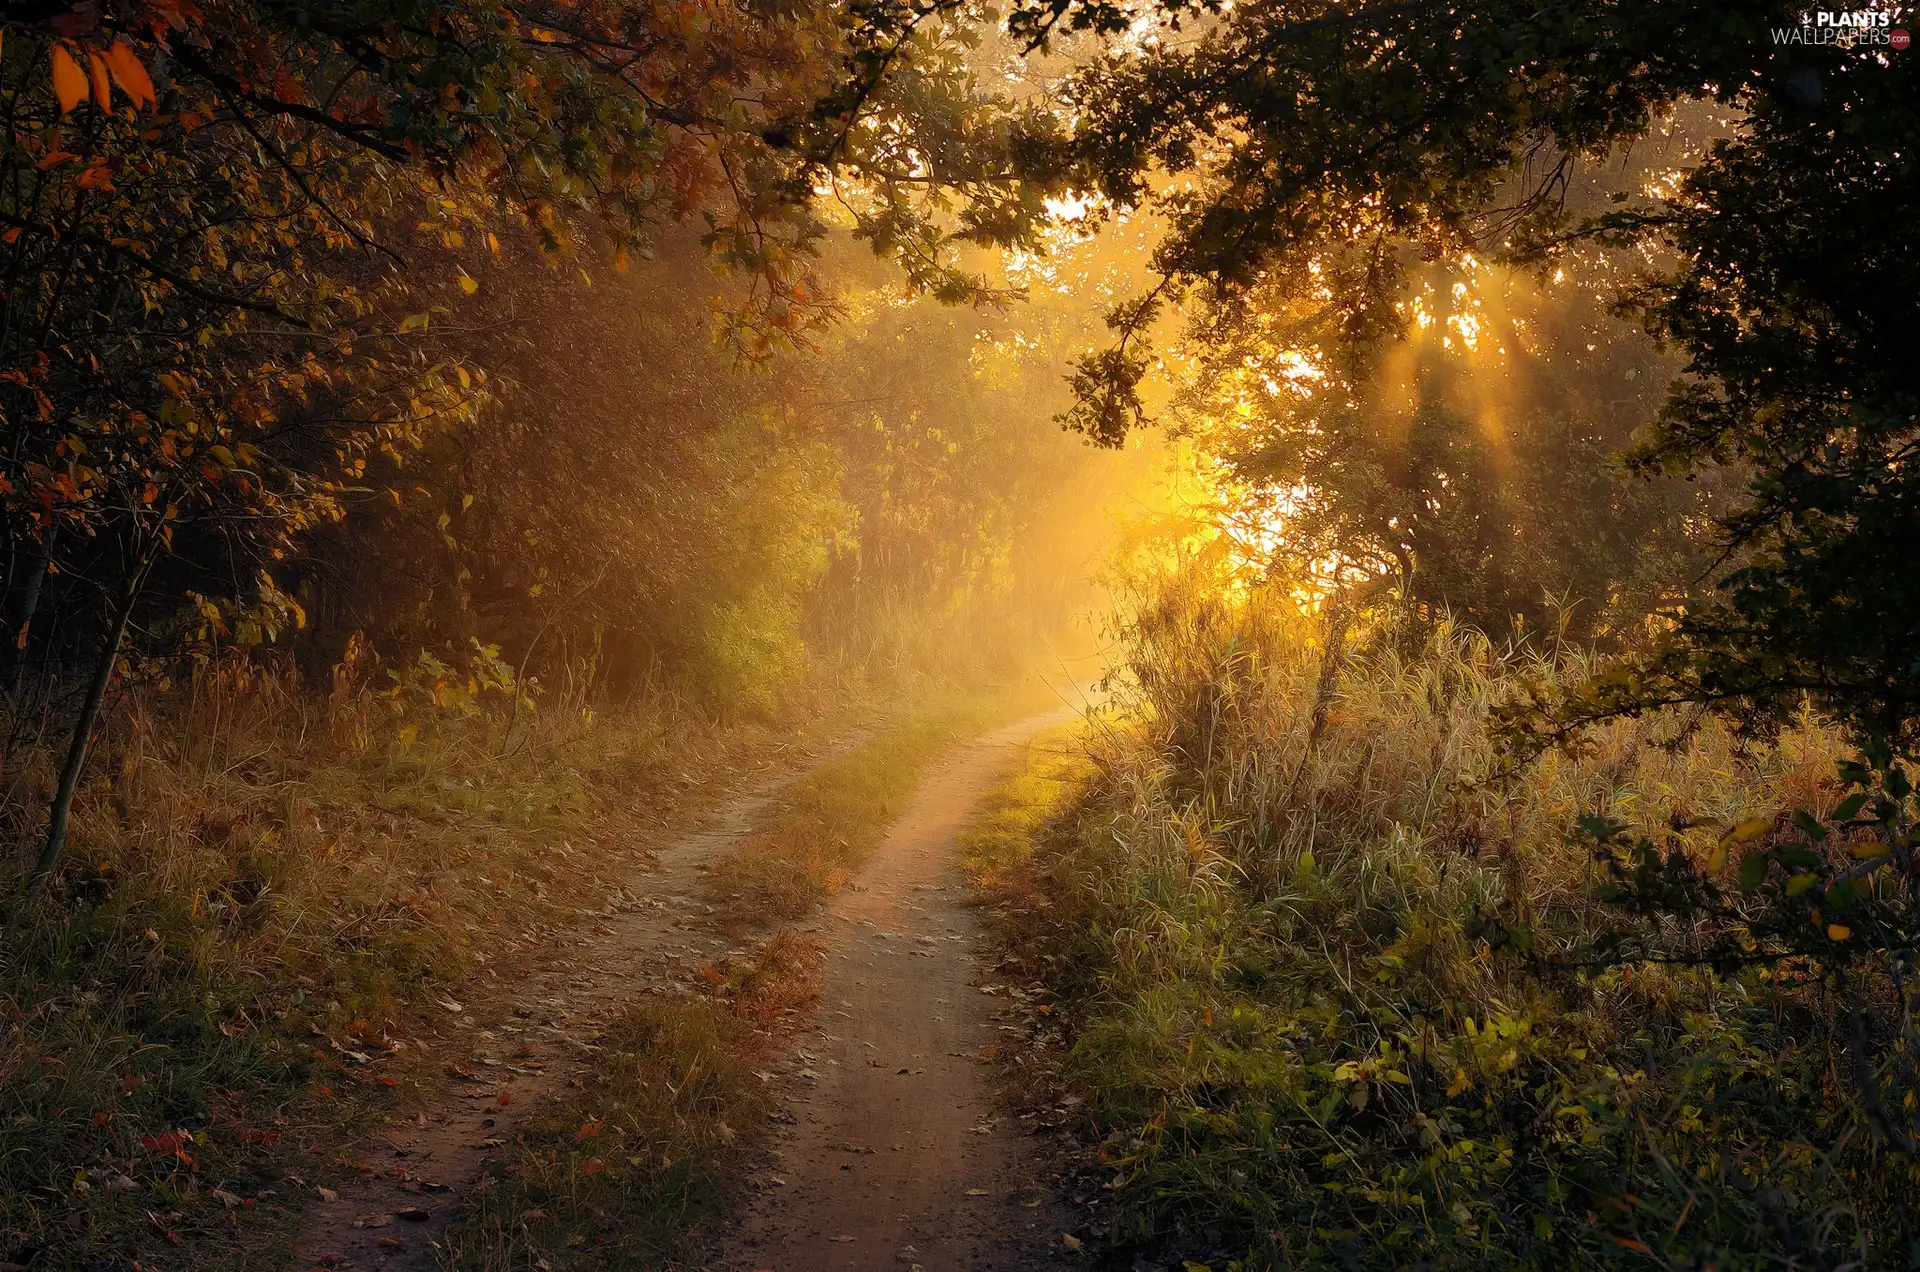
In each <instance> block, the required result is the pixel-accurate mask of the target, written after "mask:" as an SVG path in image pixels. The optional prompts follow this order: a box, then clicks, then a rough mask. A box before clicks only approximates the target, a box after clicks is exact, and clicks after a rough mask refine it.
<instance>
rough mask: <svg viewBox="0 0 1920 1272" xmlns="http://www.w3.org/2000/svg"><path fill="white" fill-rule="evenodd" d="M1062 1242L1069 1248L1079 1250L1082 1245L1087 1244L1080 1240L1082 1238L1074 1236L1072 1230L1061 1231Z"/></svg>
mask: <svg viewBox="0 0 1920 1272" xmlns="http://www.w3.org/2000/svg"><path fill="white" fill-rule="evenodd" d="M1060 1243H1061V1244H1062V1245H1064V1246H1066V1247H1067V1249H1069V1250H1078V1249H1079V1248H1080V1247H1081V1246H1082V1245H1084V1244H1085V1243H1084V1242H1083V1241H1081V1240H1080V1238H1078V1237H1076V1236H1074V1235H1073V1234H1072V1233H1071V1232H1063V1233H1061V1234H1060Z"/></svg>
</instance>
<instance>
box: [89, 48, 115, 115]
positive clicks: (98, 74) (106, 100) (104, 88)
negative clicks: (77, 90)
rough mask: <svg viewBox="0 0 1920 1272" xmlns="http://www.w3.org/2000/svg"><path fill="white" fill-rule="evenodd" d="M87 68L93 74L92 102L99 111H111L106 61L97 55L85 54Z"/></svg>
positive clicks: (111, 100)
mask: <svg viewBox="0 0 1920 1272" xmlns="http://www.w3.org/2000/svg"><path fill="white" fill-rule="evenodd" d="M87 68H88V69H89V70H91V71H92V72H93V100H94V101H96V102H98V103H99V104H100V109H101V110H112V109H113V85H112V84H111V83H110V82H109V81H108V80H107V59H106V58H104V57H101V56H100V55H99V54H98V53H88V54H87Z"/></svg>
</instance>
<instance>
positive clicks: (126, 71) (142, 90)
mask: <svg viewBox="0 0 1920 1272" xmlns="http://www.w3.org/2000/svg"><path fill="white" fill-rule="evenodd" d="M106 60H107V69H108V70H109V71H111V72H113V82H114V83H116V84H118V85H119V86H120V91H121V92H123V93H125V94H126V95H127V96H128V97H130V98H132V99H133V104H134V105H135V106H158V105H159V104H160V97H159V94H157V93H155V92H154V91H153V80H152V79H151V78H150V77H149V76H148V75H147V68H146V66H145V65H144V64H142V63H141V61H140V55H139V54H137V53H135V52H134V51H133V46H132V45H130V44H128V43H127V42H126V41H125V40H116V41H115V42H114V45H113V47H112V48H110V49H108V50H107V59H106Z"/></svg>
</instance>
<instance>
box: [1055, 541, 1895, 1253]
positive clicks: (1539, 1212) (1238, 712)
mask: <svg viewBox="0 0 1920 1272" xmlns="http://www.w3.org/2000/svg"><path fill="white" fill-rule="evenodd" d="M1127 636H1128V648H1129V655H1130V661H1129V666H1128V671H1129V673H1130V674H1129V675H1128V676H1126V677H1125V682H1126V683H1124V684H1122V685H1121V686H1120V687H1119V690H1118V693H1119V697H1120V702H1121V707H1122V717H1123V719H1125V720H1126V721H1127V723H1126V725H1125V726H1124V727H1122V728H1120V729H1118V730H1116V731H1112V732H1110V733H1108V734H1106V735H1104V736H1103V737H1102V738H1101V739H1099V740H1098V741H1096V742H1095V743H1094V744H1093V746H1092V755H1091V758H1092V759H1093V761H1094V767H1093V769H1092V770H1091V772H1092V773H1093V774H1094V775H1093V776H1090V777H1088V778H1087V779H1086V780H1085V781H1084V782H1083V783H1082V785H1081V788H1080V792H1079V794H1078V796H1077V798H1075V799H1074V800H1073V801H1071V802H1070V803H1069V804H1068V805H1067V807H1066V810H1065V811H1064V812H1063V813H1062V815H1061V816H1060V817H1059V818H1058V819H1057V820H1056V822H1055V824H1054V825H1053V827H1052V828H1051V830H1049V831H1048V832H1047V833H1046V835H1045V836H1044V837H1043V848H1042V850H1041V852H1040V853H1039V855H1038V856H1037V857H1036V858H1035V859H1034V861H1033V862H1032V863H1031V865H1030V869H1031V871H1032V872H1033V873H1034V874H1035V876H1036V877H1037V879H1038V881H1039V883H1040V886H1042V887H1043V888H1044V889H1045V891H1046V894H1047V900H1048V901H1050V902H1051V904H1050V906H1049V907H1048V908H1047V910H1046V911H1044V913H1045V915H1046V920H1045V923H1044V925H1043V926H1042V927H1041V928H1039V929H1038V931H1037V933H1036V934H1035V937H1034V939H1035V941H1036V943H1037V948H1036V949H1034V950H1033V951H1031V954H1032V956H1033V957H1034V958H1035V959H1036V961H1037V963H1038V964H1039V965H1041V966H1044V967H1046V968H1050V969H1052V971H1051V973H1050V974H1051V977H1052V980H1053V986H1052V987H1053V989H1054V990H1055V991H1056V992H1057V993H1058V994H1060V996H1061V1006H1060V1014H1061V1015H1062V1016H1063V1017H1064V1018H1065V1020H1066V1021H1067V1022H1068V1024H1069V1025H1070V1027H1071V1030H1072V1034H1073V1043H1072V1047H1071V1050H1070V1052H1069V1053H1068V1054H1067V1056H1066V1057H1065V1061H1064V1070H1063V1077H1064V1078H1065V1080H1066V1081H1068V1082H1069V1083H1070V1084H1072V1085H1074V1086H1075V1087H1076V1088H1078V1089H1079V1090H1081V1091H1082V1092H1083V1093H1084V1094H1085V1096H1086V1098H1087V1109H1088V1117H1089V1119H1090V1121H1089V1126H1090V1128H1091V1129H1092V1131H1093V1132H1094V1133H1096V1134H1097V1136H1098V1137H1099V1140H1100V1146H1099V1150H1098V1157H1099V1161H1100V1164H1101V1169H1102V1173H1103V1174H1104V1175H1106V1176H1107V1177H1108V1178H1107V1182H1108V1183H1109V1184H1110V1185H1111V1187H1112V1189H1113V1190H1114V1193H1115V1195H1116V1198H1117V1201H1118V1205H1117V1207H1116V1210H1115V1212H1114V1219H1113V1223H1112V1229H1111V1231H1110V1232H1109V1233H1108V1234H1107V1235H1108V1236H1109V1237H1110V1238H1111V1240H1112V1243H1113V1247H1114V1250H1115V1253H1116V1256H1117V1257H1122V1258H1123V1257H1124V1256H1125V1255H1127V1254H1130V1253H1142V1254H1145V1255H1148V1256H1150V1257H1161V1256H1172V1255H1178V1256H1182V1257H1188V1258H1200V1259H1209V1260H1227V1261H1229V1265H1230V1266H1239V1267H1287V1268H1296V1267H1300V1268H1312V1267H1339V1268H1402V1267H1409V1266H1423V1267H1437V1266H1455V1267H1473V1268H1487V1267H1499V1268H1540V1269H1547V1268H1564V1267H1575V1266H1619V1267H1645V1266H1647V1264H1648V1263H1649V1261H1650V1260H1651V1261H1653V1262H1657V1263H1659V1264H1661V1265H1663V1266H1669V1267H1676V1268H1679V1267H1685V1268H1706V1267H1709V1266H1711V1267H1716V1268H1721V1269H1727V1268H1744V1267H1761V1266H1769V1267H1771V1266H1778V1264H1779V1262H1780V1259H1781V1258H1782V1257H1786V1256H1791V1257H1793V1258H1796V1259H1797V1260H1798V1263H1797V1264H1796V1266H1802V1267H1834V1268H1838V1267H1841V1266H1854V1267H1861V1268H1868V1267H1884V1268H1894V1267H1900V1268H1905V1267H1910V1266H1912V1260H1913V1258H1914V1257H1915V1250H1914V1247H1913V1245H1912V1240H1913V1237H1912V1233H1911V1232H1910V1230H1909V1225H1910V1220H1909V1218H1908V1207H1907V1203H1906V1201H1905V1198H1907V1197H1909V1196H1911V1189H1912V1188H1913V1186H1914V1184H1915V1183H1920V1178H1916V1172H1915V1171H1914V1168H1913V1162H1912V1160H1911V1159H1910V1158H1904V1157H1899V1156H1895V1155H1891V1154H1888V1153H1886V1152H1884V1151H1882V1150H1881V1149H1880V1148H1879V1147H1877V1146H1876V1141H1875V1139H1874V1137H1873V1136H1872V1135H1871V1134H1870V1133H1869V1126H1868V1123H1867V1119H1866V1118H1865V1116H1864V1115H1863V1111H1862V1109H1861V1108H1860V1107H1859V1104H1860V1102H1859V1100H1858V1099H1857V1097H1856V1095H1855V1093H1854V1088H1852V1087H1851V1086H1849V1085H1848V1084H1847V1083H1846V1081H1845V1080H1844V1078H1843V1077H1841V1076H1838V1075H1839V1073H1840V1069H1839V1067H1838V1066H1844V1065H1845V1064H1846V1063H1847V1062H1846V1059H1845V1052H1844V1048H1845V1039H1844V1036H1843V1035H1844V1024H1845V1022H1844V1020H1843V1019H1842V1018H1841V1016H1842V1013H1839V1012H1837V1011H1836V1010H1835V1004H1834V1002H1833V1000H1832V999H1831V998H1830V997H1829V996H1828V995H1826V993H1825V992H1824V991H1823V988H1822V984H1821V982H1820V980H1819V978H1818V977H1817V976H1816V975H1815V974H1814V972H1815V969H1813V968H1812V967H1810V966H1808V965H1807V964H1806V963H1805V962H1804V961H1794V960H1787V961H1783V962H1780V963H1778V964H1776V965H1774V966H1772V967H1765V966H1762V967H1749V968H1746V969H1744V970H1741V971H1739V972H1738V973H1736V974H1731V975H1726V976H1721V975H1716V974H1715V973H1714V972H1712V971H1710V970H1707V969H1705V968H1699V967H1689V966H1684V965H1662V964H1659V963H1655V962H1651V961H1648V962H1640V963H1637V964H1626V965H1621V966H1611V967H1609V966H1605V965H1603V963H1596V964H1595V965H1593V966H1591V967H1581V966H1579V965H1577V960H1578V956H1579V954H1580V953H1581V952H1582V951H1588V950H1592V949H1594V948H1596V947H1597V945H1598V943H1599V942H1600V940H1601V939H1602V938H1603V937H1604V936H1605V934H1606V932H1607V930H1608V925H1609V923H1610V922H1611V921H1612V920H1610V919H1609V917H1608V916H1607V915H1605V914H1603V913H1601V912H1600V910H1599V908H1598V907H1596V905H1595V904H1594V900H1593V898H1594V896H1595V884H1596V883H1597V882H1600V876H1599V873H1598V871H1597V870H1596V866H1595V860H1594V856H1593V852H1592V847H1593V846H1592V843H1591V841H1590V840H1586V839H1583V838H1581V837H1580V836H1578V835H1575V834H1572V833H1570V832H1571V830H1572V828H1573V826H1574V825H1575V823H1576V820H1577V819H1578V818H1579V817H1580V816H1581V815H1582V814H1588V815H1598V816H1601V817H1605V818H1609V819H1612V821H1614V822H1617V823H1620V824H1623V825H1625V826H1627V827H1630V828H1631V831H1632V833H1633V834H1635V835H1637V836H1642V837H1645V838H1646V839H1647V840H1649V841H1651V842H1655V843H1659V844H1661V845H1665V846H1669V847H1679V848H1682V849H1684V850H1686V851H1689V852H1691V851H1693V844H1694V840H1693V839H1692V838H1690V837H1689V835H1688V833H1687V829H1686V828H1688V827H1691V826H1694V825H1698V824H1703V823H1710V824H1712V825H1714V826H1728V825H1736V824H1739V823H1741V822H1745V821H1748V820H1750V819H1752V818H1753V817H1755V816H1756V815H1760V816H1766V817H1771V815H1772V813H1773V811H1774V810H1775V809H1776V808H1778V807H1781V806H1783V805H1787V806H1793V807H1801V808H1812V809H1814V810H1816V811H1817V810H1820V809H1822V808H1825V807H1830V806H1831V805H1832V804H1833V803H1834V802H1836V799H1837V793H1838V790H1839V784H1838V782H1837V780H1836V761H1837V760H1838V759H1839V757H1840V756H1842V755H1843V754H1844V744H1843V741H1842V739H1841V738H1839V737H1838V735H1837V734H1836V733H1834V732H1832V731H1830V730H1828V729H1827V728H1825V727H1823V726H1822V725H1821V723H1820V722H1818V721H1817V720H1813V719H1806V720H1803V721H1802V722H1801V723H1800V724H1799V725H1798V726H1797V727H1795V728H1792V729H1789V730H1787V731H1785V732H1784V733H1783V734H1782V735H1781V736H1779V737H1778V738H1777V739H1776V740H1774V741H1772V742H1768V743H1753V742H1742V741H1741V740H1740V739H1738V738H1737V737H1736V736H1735V735H1733V734H1732V733H1731V732H1730V731H1728V730H1727V729H1726V728H1725V727H1723V726H1722V725H1721V724H1720V723H1718V722H1716V721H1715V720H1713V719H1711V718H1701V717H1699V716H1695V715H1688V716H1684V717H1683V716H1680V715H1677V714H1676V715H1667V716H1658V717H1652V718H1647V719H1643V720H1640V721H1637V722H1636V721H1620V722H1616V723H1614V724H1611V725H1609V726H1606V727H1604V728H1601V729H1598V730H1596V731H1594V732H1592V733H1591V734H1590V735H1588V737H1587V738H1586V740H1585V743H1584V745H1583V746H1582V747H1581V748H1580V749H1578V750H1577V751H1571V752H1554V753H1549V754H1547V755H1545V756H1543V757H1541V758H1540V759H1539V760H1538V761H1536V762H1535V763H1533V764H1532V765H1530V766H1527V767H1525V768H1522V769H1520V770H1519V771H1517V772H1507V771H1505V765H1506V763H1507V761H1506V760H1505V758H1504V757H1503V753H1502V750H1501V747H1500V744H1499V740H1498V738H1497V737H1496V736H1495V730H1494V728H1493V727H1492V718H1493V713H1494V708H1495V707H1496V705H1497V703H1498V702H1499V701H1500V699H1501V697H1502V695H1503V694H1504V693H1505V692H1507V691H1508V689H1509V688H1510V687H1511V686H1512V685H1513V684H1514V682H1515V680H1516V678H1519V677H1525V678H1526V679H1527V681H1528V682H1529V683H1530V684H1531V685H1532V686H1533V687H1534V688H1536V689H1537V688H1538V687H1539V686H1540V685H1541V684H1542V683H1543V682H1544V683H1545V684H1546V685H1547V686H1548V687H1554V686H1558V685H1562V684H1568V685H1570V684H1577V683H1581V682H1583V681H1585V680H1586V679H1587V678H1588V676H1589V675H1590V674H1591V672H1592V670H1593V668H1592V666H1591V665H1590V664H1589V662H1588V660H1587V659H1586V658H1585V656H1583V655H1580V654H1575V653H1566V652H1564V651H1562V652H1558V653H1555V654H1551V655H1549V654H1542V653H1530V652H1526V651H1516V650H1511V649H1506V650H1503V649H1496V648H1495V647H1493V646H1492V645H1491V644H1490V643H1489V642H1488V641H1486V640H1485V639H1484V638H1482V637H1481V636H1479V635H1478V634H1476V633H1474V632H1471V631H1468V630H1464V629H1460V628H1457V627H1453V626H1451V625H1449V624H1447V623H1445V622H1442V623H1439V624H1437V625H1431V626H1420V627H1415V626H1409V625H1408V624H1407V623H1405V622H1404V621H1402V620H1400V619H1399V618H1396V617H1394V616H1393V615H1392V614H1391V613H1375V614H1370V615H1367V616H1365V617H1364V618H1363V619H1361V620H1357V621H1355V622H1354V623H1352V624H1351V625H1341V624H1338V623H1335V624H1326V623H1322V622H1319V621H1316V620H1314V619H1311V618H1310V617H1309V616H1307V615H1306V614H1304V613H1302V612H1301V611H1300V610H1299V608H1298V607H1297V606H1296V604H1295V603H1294V602H1293V601H1292V600H1291V599H1289V597H1288V596H1287V595H1286V594H1285V593H1283V592H1281V591H1280V590H1279V589H1265V590H1256V591H1254V592H1252V593H1251V594H1246V595H1243V596H1241V597H1239V598H1237V599H1232V598H1229V599H1222V597H1221V596H1220V595H1219V593H1218V592H1217V591H1216V590H1215V589H1213V588H1211V587H1210V586H1208V585H1207V584H1205V583H1204V582H1203V581H1200V580H1197V579H1195V578H1192V577H1185V578H1178V579H1175V580H1174V581H1173V582H1171V583H1170V584H1169V585H1168V586H1167V587H1166V588H1165V589H1163V590H1162V591H1161V592H1159V593H1158V594H1157V595H1155V596H1154V597H1153V598H1151V600H1150V601H1149V602H1148V603H1146V604H1144V605H1143V606H1142V607H1141V608H1140V611H1139V613H1138V614H1137V616H1136V617H1135V618H1134V619H1133V620H1132V621H1131V623H1130V624H1129V626H1128V631H1127ZM1712 842H1713V840H1712V839H1708V840H1707V841H1706V843H1707V844H1708V845H1711V844H1712ZM1701 855H1702V856H1704V855H1705V850H1702V852H1701ZM1496 916H1497V917H1496ZM1511 932H1524V933H1526V934H1527V938H1526V939H1527V941H1528V942H1529V943H1531V946H1532V948H1531V949H1528V950H1515V949H1511V948H1509V949H1504V950H1496V949H1495V948H1494V946H1495V945H1496V944H1498V943H1499V941H1498V939H1497V938H1498V937H1499V935H1500V934H1502V933H1511ZM1508 944H1509V945H1510V944H1511V942H1510V941H1509V942H1508Z"/></svg>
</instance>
